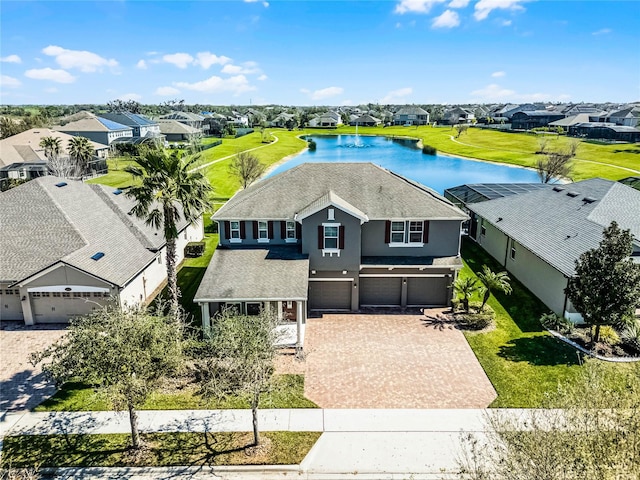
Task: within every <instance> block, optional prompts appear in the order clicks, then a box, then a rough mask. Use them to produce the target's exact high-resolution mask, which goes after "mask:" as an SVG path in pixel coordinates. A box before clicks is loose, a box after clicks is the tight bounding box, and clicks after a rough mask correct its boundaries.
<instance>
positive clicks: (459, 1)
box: [447, 0, 469, 8]
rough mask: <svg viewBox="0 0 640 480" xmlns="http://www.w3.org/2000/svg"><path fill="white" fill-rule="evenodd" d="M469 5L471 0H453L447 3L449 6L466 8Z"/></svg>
mask: <svg viewBox="0 0 640 480" xmlns="http://www.w3.org/2000/svg"><path fill="white" fill-rule="evenodd" d="M467 5H469V0H451V2H449V5H447V7H449V8H465V7H466V6H467Z"/></svg>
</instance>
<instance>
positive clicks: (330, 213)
mask: <svg viewBox="0 0 640 480" xmlns="http://www.w3.org/2000/svg"><path fill="white" fill-rule="evenodd" d="M335 219H336V211H335V209H334V208H328V209H327V220H335Z"/></svg>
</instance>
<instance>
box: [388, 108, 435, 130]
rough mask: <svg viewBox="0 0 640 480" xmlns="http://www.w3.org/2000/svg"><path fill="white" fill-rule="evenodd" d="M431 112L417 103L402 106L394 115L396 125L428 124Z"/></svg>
mask: <svg viewBox="0 0 640 480" xmlns="http://www.w3.org/2000/svg"><path fill="white" fill-rule="evenodd" d="M428 123H429V112H427V111H426V110H425V109H423V108H421V107H418V106H416V105H408V106H406V107H402V108H401V109H400V110H398V111H397V112H396V113H395V115H394V116H393V124H394V125H427V124H428Z"/></svg>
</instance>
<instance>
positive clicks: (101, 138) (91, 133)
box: [52, 111, 133, 145]
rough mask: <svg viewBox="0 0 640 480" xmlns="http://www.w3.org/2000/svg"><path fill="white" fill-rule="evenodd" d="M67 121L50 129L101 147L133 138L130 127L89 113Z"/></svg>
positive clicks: (78, 114)
mask: <svg viewBox="0 0 640 480" xmlns="http://www.w3.org/2000/svg"><path fill="white" fill-rule="evenodd" d="M67 120H69V121H68V122H67V123H65V124H64V125H56V126H55V127H52V129H53V130H57V131H58V132H64V133H68V134H69V135H73V136H74V137H86V138H88V139H89V140H92V141H94V142H98V143H102V144H103V145H111V143H112V142H114V141H116V140H119V141H121V140H123V139H131V138H132V137H133V129H132V128H131V127H129V126H127V125H123V124H121V123H118V122H114V121H112V120H109V119H107V118H102V117H97V116H96V115H94V114H93V113H91V112H85V111H83V112H78V113H76V114H75V115H72V116H71V117H69V118H68V119H67Z"/></svg>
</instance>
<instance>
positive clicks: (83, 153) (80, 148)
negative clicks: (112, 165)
mask: <svg viewBox="0 0 640 480" xmlns="http://www.w3.org/2000/svg"><path fill="white" fill-rule="evenodd" d="M93 151H94V150H93V146H92V145H91V143H90V142H89V139H88V138H85V137H73V138H72V139H70V140H69V156H70V157H71V160H73V161H74V162H75V164H76V175H78V176H79V177H82V175H84V173H85V172H86V171H87V165H88V163H89V160H90V159H91V157H93Z"/></svg>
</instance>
